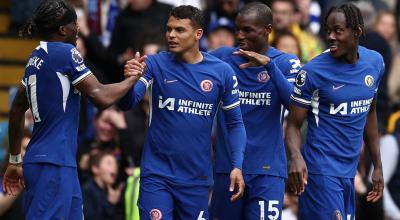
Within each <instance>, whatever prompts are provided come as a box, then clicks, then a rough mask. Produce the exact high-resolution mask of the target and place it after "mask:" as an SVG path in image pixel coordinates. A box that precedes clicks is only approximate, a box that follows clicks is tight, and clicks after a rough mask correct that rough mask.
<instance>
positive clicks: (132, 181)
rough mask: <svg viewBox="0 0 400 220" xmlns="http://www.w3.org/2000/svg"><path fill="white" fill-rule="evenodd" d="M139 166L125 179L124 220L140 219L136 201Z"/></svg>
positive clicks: (137, 197) (137, 196)
mask: <svg viewBox="0 0 400 220" xmlns="http://www.w3.org/2000/svg"><path fill="white" fill-rule="evenodd" d="M139 182H140V168H139V167H136V168H135V169H134V170H133V172H132V175H131V176H129V177H128V179H127V181H126V183H127V184H126V189H125V193H124V197H125V203H124V204H125V220H140V216H139V207H138V206H137V202H138V199H139V186H140V184H139Z"/></svg>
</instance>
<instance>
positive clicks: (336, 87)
mask: <svg viewBox="0 0 400 220" xmlns="http://www.w3.org/2000/svg"><path fill="white" fill-rule="evenodd" d="M343 86H345V85H344V84H343V85H340V86H335V85H333V86H332V89H333V90H338V89H340V88H342V87H343Z"/></svg>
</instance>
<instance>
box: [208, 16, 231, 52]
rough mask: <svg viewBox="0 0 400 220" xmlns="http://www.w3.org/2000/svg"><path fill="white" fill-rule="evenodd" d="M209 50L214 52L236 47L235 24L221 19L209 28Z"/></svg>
mask: <svg viewBox="0 0 400 220" xmlns="http://www.w3.org/2000/svg"><path fill="white" fill-rule="evenodd" d="M207 32H208V36H207V48H208V50H214V49H216V48H219V47H222V46H229V47H233V46H235V24H234V23H233V22H231V21H230V20H229V19H227V18H224V17H222V18H219V19H218V20H217V21H214V22H212V23H211V24H209V26H208V31H207Z"/></svg>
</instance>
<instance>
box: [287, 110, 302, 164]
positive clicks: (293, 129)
mask: <svg viewBox="0 0 400 220" xmlns="http://www.w3.org/2000/svg"><path fill="white" fill-rule="evenodd" d="M289 114H290V113H289ZM285 143H286V149H287V152H288V156H289V158H290V159H294V158H298V157H301V152H300V146H301V132H300V127H298V126H296V125H294V124H293V123H292V122H289V121H288V124H287V128H286V136H285Z"/></svg>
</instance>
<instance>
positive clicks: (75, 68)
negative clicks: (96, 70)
mask: <svg viewBox="0 0 400 220" xmlns="http://www.w3.org/2000/svg"><path fill="white" fill-rule="evenodd" d="M65 59H67V60H68V66H69V67H70V68H68V69H70V70H71V71H68V72H66V73H65V74H67V75H68V77H69V79H70V81H71V82H72V85H74V86H75V85H76V84H78V83H79V82H80V81H82V80H83V79H84V78H85V77H87V76H88V75H90V74H91V71H90V70H89V69H88V68H87V67H86V65H85V62H84V59H83V57H82V56H81V54H80V53H79V51H78V50H77V49H76V47H72V48H71V49H70V50H69V52H68V54H67V55H66V57H65Z"/></svg>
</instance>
